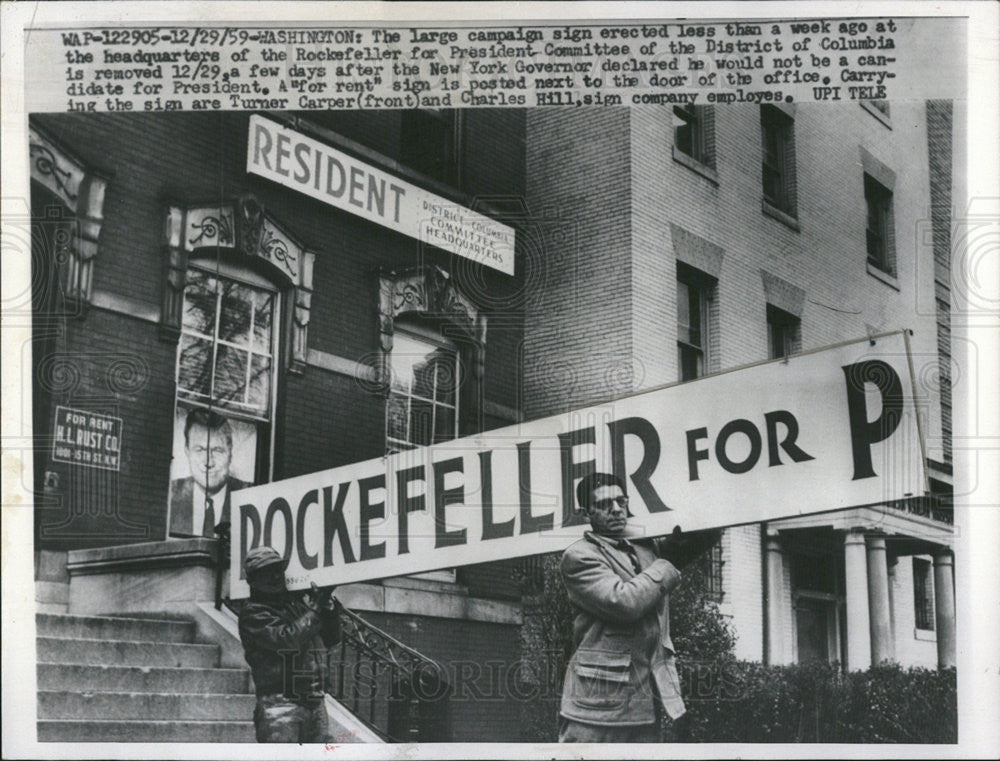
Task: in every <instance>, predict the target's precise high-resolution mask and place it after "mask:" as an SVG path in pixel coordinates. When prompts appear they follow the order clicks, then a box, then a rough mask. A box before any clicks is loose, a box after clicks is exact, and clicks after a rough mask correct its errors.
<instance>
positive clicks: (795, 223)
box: [760, 199, 800, 232]
mask: <svg viewBox="0 0 1000 761" xmlns="http://www.w3.org/2000/svg"><path fill="white" fill-rule="evenodd" d="M760 210H761V211H762V212H764V214H766V215H767V216H769V217H771V218H772V219H776V220H778V221H779V222H781V224H783V225H785V226H786V227H790V228H791V229H792V230H794V231H795V232H799V231H800V229H799V220H797V219H796V218H795V217H793V216H792V215H791V214H789V213H788V212H787V211H782V210H781V209H779V208H778V207H777V206H774V205H773V204H771V203H770V202H769V201H767V200H766V199H761V203H760Z"/></svg>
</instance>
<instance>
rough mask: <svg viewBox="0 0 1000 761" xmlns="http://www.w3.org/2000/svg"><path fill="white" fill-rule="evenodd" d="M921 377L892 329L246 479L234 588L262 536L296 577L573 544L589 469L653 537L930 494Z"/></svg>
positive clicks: (238, 516)
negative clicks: (434, 440) (304, 470)
mask: <svg viewBox="0 0 1000 761" xmlns="http://www.w3.org/2000/svg"><path fill="white" fill-rule="evenodd" d="M912 388H913V387H912V383H911V377H910V370H909V359H908V354H907V345H906V338H905V335H904V334H902V333H894V334H889V335H885V336H881V337H878V339H877V340H876V341H875V343H874V344H872V343H871V342H870V341H869V340H868V339H865V340H864V341H859V342H855V343H850V344H844V345H840V346H836V347H832V348H829V349H826V350H822V351H817V352H812V353H808V354H802V355H797V356H793V357H790V358H789V359H788V360H787V361H784V360H781V361H774V362H767V363H762V364H759V365H753V366H749V367H746V368H742V369H740V370H736V371H731V372H726V373H723V374H720V375H715V376H712V377H708V378H703V379H701V380H698V381H696V382H693V383H687V384H684V385H675V386H670V387H665V388H661V389H657V390H652V391H648V392H645V393H641V394H636V395H634V396H630V397H627V398H624V399H619V400H616V401H613V402H609V403H607V404H602V405H596V406H593V407H587V408H585V409H581V410H576V411H574V412H571V413H567V414H561V415H555V416H553V417H548V418H543V419H540V420H535V421H532V422H529V423H524V424H519V425H514V426H510V427H507V428H501V429H498V430H496V431H490V432H488V433H484V434H482V435H478V436H469V437H466V438H462V439H456V440H453V441H449V442H446V443H443V444H438V445H435V446H432V447H424V448H421V449H416V450H411V451H406V452H400V453H398V454H394V455H391V456H389V457H385V458H378V459H374V460H368V461H366V462H360V463H356V464H353V465H345V466H343V467H339V468H333V469H331V470H325V471H321V472H319V473H312V474H310V475H306V476H300V477H297V478H291V479H288V480H285V481H278V482H275V483H271V484H266V485H263V486H257V487H253V488H250V489H245V490H242V491H239V492H237V493H236V494H235V495H234V496H233V503H232V504H233V510H234V512H233V548H234V550H233V553H232V563H233V567H232V574H231V578H232V589H231V593H232V596H233V597H235V598H239V597H245V596H246V595H247V594H248V587H247V585H246V582H245V580H244V579H243V578H242V560H243V558H244V557H245V556H246V552H247V550H248V549H249V548H251V547H254V546H257V545H258V544H260V543H262V542H263V543H265V544H268V545H270V546H272V547H274V548H275V549H276V550H277V551H278V552H280V553H282V554H283V555H284V557H285V558H286V559H287V560H288V569H287V577H288V582H289V587H290V588H292V589H297V588H302V587H308V586H309V584H310V582H313V581H315V582H316V583H317V584H318V585H320V586H323V585H329V584H343V583H347V582H352V581H362V580H366V579H373V578H381V577H386V576H394V575H399V574H407V573H416V572H420V571H427V570H432V569H435V568H445V567H452V566H460V565H465V564H469V563H480V562H484V561H490V560H499V559H503V558H512V557H519V556H525V555H533V554H537V553H542V552H553V551H557V550H562V549H564V548H565V547H566V546H567V545H568V544H569V543H570V542H572V541H573V540H574V539H576V538H577V537H578V536H579V535H580V534H581V533H582V531H583V530H584V529H585V528H586V526H585V525H584V523H583V519H582V517H581V516H580V515H579V514H578V513H577V511H576V503H575V493H574V492H575V487H576V484H577V482H578V481H579V479H580V478H582V477H583V475H584V474H586V473H587V472H590V471H593V470H600V471H604V472H614V473H617V474H619V475H620V476H622V477H623V478H624V479H625V480H626V482H627V484H628V492H629V496H630V497H631V505H630V509H631V512H632V514H633V515H632V518H631V519H630V527H631V529H632V530H633V531H634V532H636V533H645V534H647V535H657V534H664V533H667V532H670V531H671V530H672V529H673V528H674V526H675V525H680V526H681V527H682V529H684V530H693V529H702V528H710V527H716V526H727V525H735V524H739V523H751V522H757V521H765V520H772V519H776V518H784V517H788V516H793V515H798V514H802V513H812V512H822V511H828V510H836V509H840V508H847V507H852V506H857V505H872V504H879V503H884V502H887V501H890V500H896V499H901V498H904V497H907V496H914V495H919V494H922V493H923V490H924V486H925V481H924V471H923V457H922V453H921V441H920V436H919V431H918V424H917V418H916V405H915V403H914V398H913V394H912Z"/></svg>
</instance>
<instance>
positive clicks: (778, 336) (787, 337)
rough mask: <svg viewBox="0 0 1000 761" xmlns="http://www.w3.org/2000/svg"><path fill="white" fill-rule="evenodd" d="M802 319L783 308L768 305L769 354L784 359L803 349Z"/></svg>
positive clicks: (772, 357)
mask: <svg viewBox="0 0 1000 761" xmlns="http://www.w3.org/2000/svg"><path fill="white" fill-rule="evenodd" d="M801 324H802V321H801V320H800V319H799V318H798V317H796V316H795V315H793V314H789V313H788V312H786V311H785V310H783V309H778V308H777V307H776V306H773V305H771V304H768V305H767V356H768V358H769V359H782V358H783V357H787V356H789V355H790V354H795V353H796V352H797V351H799V350H800V349H801V334H800V328H801Z"/></svg>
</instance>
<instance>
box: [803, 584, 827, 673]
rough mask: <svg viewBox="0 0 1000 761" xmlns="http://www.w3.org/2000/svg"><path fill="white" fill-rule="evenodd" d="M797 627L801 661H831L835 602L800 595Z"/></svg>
mask: <svg viewBox="0 0 1000 761" xmlns="http://www.w3.org/2000/svg"><path fill="white" fill-rule="evenodd" d="M795 628H796V633H797V639H798V647H799V663H807V662H809V661H821V662H823V663H829V662H830V660H831V658H830V653H831V650H830V645H831V642H830V640H831V637H832V635H833V632H834V628H833V604H832V603H831V602H829V601H827V600H816V599H810V598H808V597H800V598H799V600H798V603H797V605H796V606H795Z"/></svg>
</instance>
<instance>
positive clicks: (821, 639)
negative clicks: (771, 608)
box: [792, 544, 843, 663]
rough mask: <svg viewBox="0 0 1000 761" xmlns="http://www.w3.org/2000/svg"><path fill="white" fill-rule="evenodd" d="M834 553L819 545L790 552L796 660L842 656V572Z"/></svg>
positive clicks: (826, 660) (824, 661)
mask: <svg viewBox="0 0 1000 761" xmlns="http://www.w3.org/2000/svg"><path fill="white" fill-rule="evenodd" d="M840 566H841V564H840V563H839V562H838V560H837V557H836V555H835V554H834V553H833V552H832V551H830V550H828V549H827V548H825V547H823V546H822V545H818V544H817V545H813V546H811V547H808V549H807V547H806V546H805V545H803V546H802V548H801V549H800V550H799V551H797V552H793V554H792V584H793V590H794V600H795V608H794V612H795V637H796V644H797V646H798V647H797V650H798V661H799V663H806V662H808V661H820V662H823V663H832V662H833V661H837V660H841V658H842V655H841V652H840V651H841V640H842V637H841V634H840V629H841V625H840V619H841V615H840V606H841V605H842V603H843V594H842V593H841V589H842V588H843V581H842V574H843V570H842V568H841V567H840Z"/></svg>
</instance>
